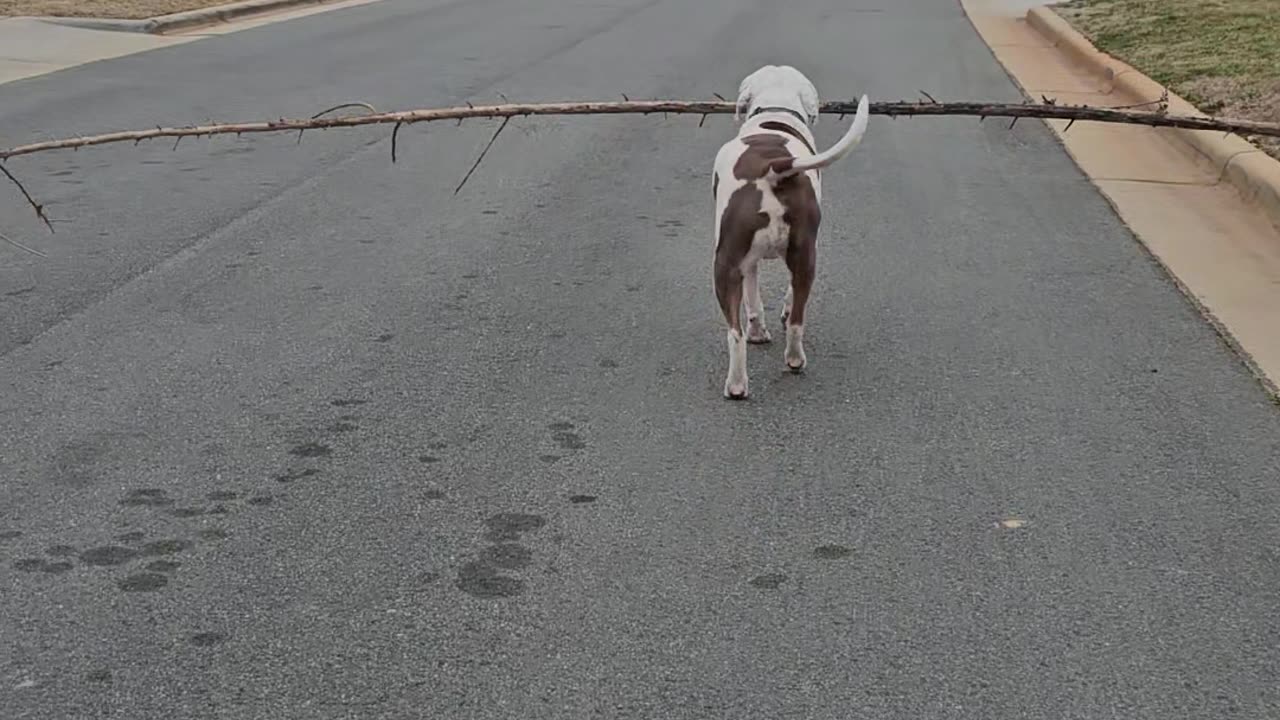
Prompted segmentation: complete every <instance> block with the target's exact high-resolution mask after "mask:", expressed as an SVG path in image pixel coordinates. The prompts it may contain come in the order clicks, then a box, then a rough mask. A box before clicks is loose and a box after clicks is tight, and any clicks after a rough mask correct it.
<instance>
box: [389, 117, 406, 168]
mask: <svg viewBox="0 0 1280 720" xmlns="http://www.w3.org/2000/svg"><path fill="white" fill-rule="evenodd" d="M403 124H404V123H396V126H395V128H394V129H392V131H391V164H392V165H395V164H396V137H397V136H398V135H399V134H400V126H401V125H403Z"/></svg>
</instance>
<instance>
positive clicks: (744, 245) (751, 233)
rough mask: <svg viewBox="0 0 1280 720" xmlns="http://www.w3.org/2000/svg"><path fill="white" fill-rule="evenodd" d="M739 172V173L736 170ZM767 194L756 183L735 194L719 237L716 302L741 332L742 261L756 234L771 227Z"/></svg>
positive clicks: (731, 196) (739, 189)
mask: <svg viewBox="0 0 1280 720" xmlns="http://www.w3.org/2000/svg"><path fill="white" fill-rule="evenodd" d="M735 172H736V171H735ZM763 200H764V193H763V192H762V191H761V190H760V188H758V187H756V184H755V183H754V182H748V183H747V184H746V185H743V186H742V187H740V188H738V189H737V190H734V191H733V194H732V195H730V196H729V202H728V204H727V205H726V206H725V209H724V214H723V215H721V217H720V237H718V238H716V259H715V276H714V280H715V288H716V299H717V300H719V301H720V310H721V312H723V313H724V319H725V322H727V323H728V324H729V327H730V328H732V329H734V330H739V331H741V330H742V324H741V318H740V317H739V313H738V307H739V306H740V305H741V304H742V261H743V259H745V258H746V257H747V253H748V252H750V250H751V243H752V241H753V240H754V239H755V236H756V233H757V232H758V231H760V230H762V229H763V228H764V227H765V226H767V225H768V224H769V216H768V215H767V214H765V213H764V212H762V211H761V209H760V207H761V203H762V202H763Z"/></svg>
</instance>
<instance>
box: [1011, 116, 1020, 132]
mask: <svg viewBox="0 0 1280 720" xmlns="http://www.w3.org/2000/svg"><path fill="white" fill-rule="evenodd" d="M1017 124H1018V118H1014V119H1013V122H1011V123H1009V129H1010V130H1012V129H1013V126H1014V125H1017Z"/></svg>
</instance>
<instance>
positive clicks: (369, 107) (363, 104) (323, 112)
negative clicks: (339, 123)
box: [311, 102, 378, 120]
mask: <svg viewBox="0 0 1280 720" xmlns="http://www.w3.org/2000/svg"><path fill="white" fill-rule="evenodd" d="M350 107H358V108H364V109H365V110H368V111H369V113H370V114H372V113H376V112H378V109H377V108H375V107H374V106H372V105H370V104H369V103H367V102H347V103H342V104H341V105H334V106H333V107H331V108H329V109H328V110H321V111H320V112H318V113H316V114H315V115H312V116H311V119H312V120H315V119H316V118H318V117H323V116H325V115H328V114H329V113H331V112H333V111H334V110H345V109H346V108H350Z"/></svg>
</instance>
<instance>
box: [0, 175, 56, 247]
mask: <svg viewBox="0 0 1280 720" xmlns="http://www.w3.org/2000/svg"><path fill="white" fill-rule="evenodd" d="M0 172H3V173H4V175H5V177H7V178H9V180H11V181H12V182H13V184H14V185H17V186H18V190H19V191H21V192H22V197H24V198H26V199H27V204H29V205H31V208H32V209H33V210H35V211H36V217H38V218H40V219H41V220H43V221H44V224H45V227H47V228H49V232H50V233H52V232H53V223H51V222H49V217H48V216H47V215H45V214H44V206H43V205H41V204H40V203H38V202H36V199H35V198H33V197H31V193H29V192H27V188H26V187H25V186H23V184H22V183H21V182H20V181H19V180H18V178H16V177H14V176H13V173H11V172H9V168H7V167H5V166H4V163H0Z"/></svg>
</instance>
